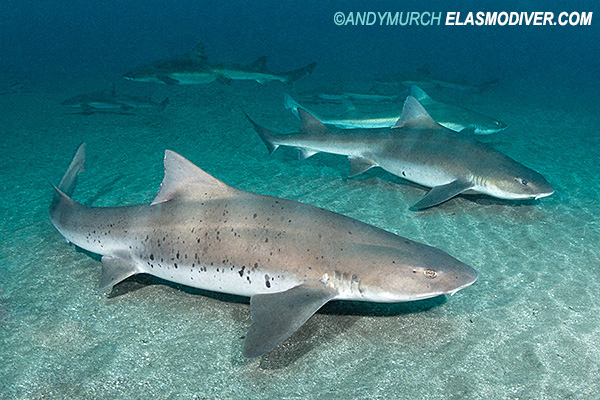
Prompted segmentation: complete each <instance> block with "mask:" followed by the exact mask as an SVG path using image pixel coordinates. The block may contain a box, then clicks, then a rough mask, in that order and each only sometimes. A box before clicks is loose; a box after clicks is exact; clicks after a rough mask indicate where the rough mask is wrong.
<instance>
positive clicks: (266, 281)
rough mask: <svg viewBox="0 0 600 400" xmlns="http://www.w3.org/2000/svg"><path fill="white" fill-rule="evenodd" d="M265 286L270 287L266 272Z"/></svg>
mask: <svg viewBox="0 0 600 400" xmlns="http://www.w3.org/2000/svg"><path fill="white" fill-rule="evenodd" d="M265 286H266V287H267V288H271V282H269V275H268V274H266V275H265Z"/></svg>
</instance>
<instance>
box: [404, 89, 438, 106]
mask: <svg viewBox="0 0 600 400" xmlns="http://www.w3.org/2000/svg"><path fill="white" fill-rule="evenodd" d="M410 95H411V96H412V97H414V98H415V99H417V100H419V103H421V105H423V104H432V103H435V101H434V100H433V99H432V98H431V97H429V95H428V94H427V93H425V91H424V90H423V89H421V88H420V87H418V86H417V85H412V86H411V87H410Z"/></svg>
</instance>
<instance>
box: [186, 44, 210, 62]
mask: <svg viewBox="0 0 600 400" xmlns="http://www.w3.org/2000/svg"><path fill="white" fill-rule="evenodd" d="M187 56H188V57H189V58H190V59H192V60H194V61H197V62H203V61H206V60H207V59H208V57H206V48H205V46H204V43H202V42H200V43H198V44H197V45H196V46H195V47H194V48H193V49H192V50H190V51H189V52H188V53H187Z"/></svg>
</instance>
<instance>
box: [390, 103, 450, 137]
mask: <svg viewBox="0 0 600 400" xmlns="http://www.w3.org/2000/svg"><path fill="white" fill-rule="evenodd" d="M416 124H418V126H420V127H429V128H439V127H440V125H439V124H438V123H437V122H435V121H434V120H433V118H431V116H430V115H429V113H428V112H427V111H426V110H425V108H423V106H422V105H421V103H419V101H418V100H417V99H415V98H414V97H413V96H408V97H407V98H406V101H405V102H404V108H403V109H402V115H401V116H400V118H399V119H398V121H397V122H396V124H395V125H394V126H393V127H392V129H396V128H403V127H407V126H412V125H416Z"/></svg>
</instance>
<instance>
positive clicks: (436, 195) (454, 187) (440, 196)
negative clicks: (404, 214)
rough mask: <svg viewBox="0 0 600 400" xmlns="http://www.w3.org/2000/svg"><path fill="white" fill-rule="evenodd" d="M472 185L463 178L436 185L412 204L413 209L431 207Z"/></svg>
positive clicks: (419, 209) (418, 209)
mask: <svg viewBox="0 0 600 400" xmlns="http://www.w3.org/2000/svg"><path fill="white" fill-rule="evenodd" d="M472 187H473V184H472V183H471V182H466V181H461V180H455V181H452V182H450V183H447V184H445V185H441V186H436V187H434V188H433V189H431V190H430V191H429V192H428V193H427V194H426V195H425V197H423V198H422V199H421V200H419V201H418V202H417V203H416V204H415V205H414V206H412V207H411V210H413V211H421V210H424V209H426V208H429V207H433V206H437V205H438V204H441V203H443V202H445V201H447V200H450V199H451V198H453V197H454V196H456V195H459V194H460V193H462V192H465V191H467V190H469V189H471V188H472Z"/></svg>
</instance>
